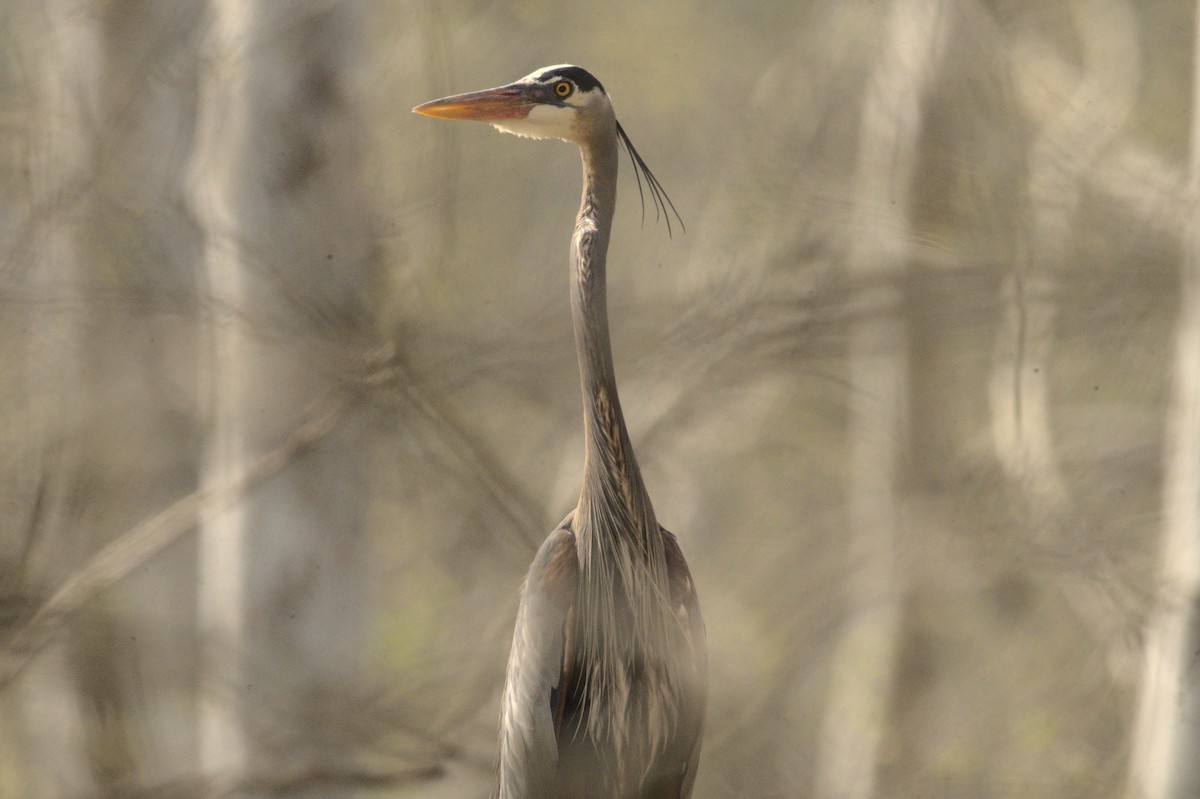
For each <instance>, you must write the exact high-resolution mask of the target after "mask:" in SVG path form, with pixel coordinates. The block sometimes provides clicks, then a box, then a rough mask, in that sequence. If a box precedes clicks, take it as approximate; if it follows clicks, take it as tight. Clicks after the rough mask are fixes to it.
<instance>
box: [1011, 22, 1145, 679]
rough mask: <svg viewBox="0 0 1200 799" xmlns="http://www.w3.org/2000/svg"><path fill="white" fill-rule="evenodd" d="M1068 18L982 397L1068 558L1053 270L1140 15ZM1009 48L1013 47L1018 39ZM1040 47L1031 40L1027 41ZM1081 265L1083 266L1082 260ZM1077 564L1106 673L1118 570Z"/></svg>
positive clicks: (1077, 581) (1133, 55) (1117, 622)
mask: <svg viewBox="0 0 1200 799" xmlns="http://www.w3.org/2000/svg"><path fill="white" fill-rule="evenodd" d="M1071 8H1072V11H1073V15H1072V17H1073V20H1074V22H1075V26H1076V29H1077V30H1078V34H1079V40H1080V43H1081V45H1082V62H1083V63H1082V69H1083V71H1082V73H1081V74H1080V75H1079V76H1078V79H1077V81H1076V82H1075V85H1074V86H1073V87H1071V88H1070V89H1067V88H1065V87H1063V88H1062V91H1063V93H1065V94H1067V97H1066V99H1065V100H1064V99H1062V95H1055V96H1054V97H1053V98H1052V99H1050V100H1049V102H1050V103H1052V105H1051V106H1050V108H1046V109H1041V111H1042V113H1040V114H1038V116H1043V115H1048V116H1049V119H1050V121H1049V122H1047V123H1046V125H1045V126H1044V128H1043V129H1042V130H1041V131H1040V133H1039V135H1038V137H1037V140H1036V142H1035V144H1034V145H1033V148H1032V152H1031V154H1030V157H1029V186H1028V195H1029V200H1028V202H1029V208H1028V212H1027V220H1026V221H1025V223H1024V224H1023V225H1022V226H1021V228H1020V229H1021V230H1022V231H1023V232H1024V235H1023V238H1022V240H1021V241H1020V242H1018V246H1017V257H1016V264H1015V266H1014V269H1013V271H1012V272H1011V273H1010V274H1008V275H1007V276H1006V278H1005V287H1004V297H1005V300H1004V303H1005V304H1004V309H1003V315H1002V318H1001V323H1000V330H999V332H998V334H997V338H996V346H995V350H994V352H993V361H992V375H991V380H990V386H989V399H990V405H991V413H992V443H993V446H994V447H995V450H996V455H997V458H998V459H999V462H1000V465H1001V468H1002V469H1003V471H1004V474H1005V476H1006V477H1007V479H1008V480H1009V481H1011V482H1012V484H1013V485H1014V486H1016V487H1017V489H1018V490H1019V492H1020V496H1021V498H1022V499H1023V501H1024V502H1025V504H1026V511H1027V512H1028V513H1029V514H1030V515H1031V516H1032V522H1033V525H1034V529H1035V534H1036V535H1037V536H1038V537H1039V539H1040V543H1041V544H1042V545H1044V546H1047V547H1050V548H1051V549H1052V551H1055V552H1061V551H1064V550H1065V551H1067V554H1068V556H1067V557H1066V558H1062V559H1061V560H1060V562H1064V563H1068V564H1073V563H1076V562H1078V560H1079V559H1078V557H1077V556H1078V551H1079V549H1078V548H1079V547H1081V546H1082V547H1086V546H1088V543H1089V542H1087V541H1080V540H1077V538H1076V537H1077V536H1079V535H1080V534H1081V533H1080V531H1079V530H1078V529H1077V525H1075V523H1074V521H1075V512H1074V510H1073V508H1072V501H1071V497H1070V494H1069V491H1068V488H1067V484H1066V481H1065V480H1064V478H1063V475H1062V470H1061V468H1060V466H1059V462H1058V455H1057V454H1056V451H1055V450H1056V447H1055V443H1054V431H1053V426H1052V424H1051V411H1050V408H1051V386H1050V376H1051V374H1052V369H1053V364H1052V358H1053V348H1054V340H1055V316H1056V313H1057V307H1058V302H1059V297H1058V292H1059V284H1060V280H1061V272H1062V271H1063V270H1064V269H1066V268H1067V267H1068V266H1069V265H1070V264H1072V263H1073V258H1072V254H1071V253H1072V249H1073V245H1072V241H1071V238H1072V230H1073V225H1074V223H1075V221H1076V215H1077V211H1078V207H1079V203H1080V198H1081V196H1082V193H1083V187H1084V185H1085V178H1086V176H1087V175H1088V173H1089V172H1090V171H1091V170H1092V169H1093V168H1094V166H1095V164H1096V161H1097V160H1098V159H1099V157H1100V156H1101V155H1102V154H1103V153H1104V152H1105V150H1106V149H1107V148H1108V147H1109V146H1110V144H1111V143H1112V141H1113V139H1114V138H1115V137H1116V136H1117V134H1119V133H1120V132H1121V131H1122V129H1123V126H1124V124H1125V122H1126V120H1127V119H1128V117H1129V115H1130V113H1131V111H1132V110H1133V106H1134V103H1135V102H1136V99H1137V89H1138V85H1139V83H1140V72H1139V64H1140V53H1139V45H1138V19H1137V16H1136V14H1134V12H1133V9H1132V8H1131V7H1130V6H1129V4H1128V3H1127V2H1125V0H1104V2H1092V0H1076V2H1073V3H1072V4H1071ZM1018 52H1019V51H1018ZM1034 52H1035V53H1036V52H1040V50H1036V49H1035V50H1034ZM1014 61H1015V63H1016V64H1017V66H1018V69H1019V70H1022V71H1024V72H1025V74H1019V75H1018V81H1021V80H1024V81H1025V83H1026V85H1028V84H1029V83H1040V82H1041V81H1042V80H1043V78H1042V76H1041V75H1040V74H1039V73H1038V71H1037V70H1038V69H1039V65H1040V62H1039V61H1037V60H1032V61H1027V60H1024V59H1020V58H1017V59H1014ZM1083 268H1087V267H1086V265H1084V267H1083ZM1087 564H1088V565H1087V567H1086V568H1085V569H1079V570H1070V569H1069V570H1066V571H1064V573H1060V574H1056V575H1055V577H1056V578H1057V580H1058V585H1059V586H1060V588H1061V590H1062V591H1063V592H1064V595H1065V598H1066V599H1067V601H1068V602H1069V603H1070V604H1071V607H1072V608H1073V609H1074V611H1075V612H1076V613H1077V614H1078V615H1079V617H1080V618H1081V619H1082V620H1083V622H1084V623H1085V624H1087V625H1088V627H1089V628H1090V629H1091V630H1092V632H1093V634H1094V635H1095V636H1096V638H1097V639H1098V640H1099V641H1100V643H1101V644H1102V645H1104V646H1105V647H1107V649H1108V658H1109V665H1110V668H1111V670H1112V672H1113V674H1114V676H1116V677H1119V678H1120V677H1128V676H1130V675H1131V674H1132V671H1133V666H1132V661H1133V653H1132V652H1131V651H1130V648H1129V640H1128V637H1127V636H1126V635H1125V634H1124V629H1123V627H1122V625H1121V620H1122V615H1123V614H1122V613H1121V611H1120V600H1119V599H1117V598H1115V597H1114V596H1112V592H1113V590H1115V588H1116V586H1118V584H1119V582H1118V581H1117V580H1116V579H1115V577H1114V572H1115V571H1116V570H1115V568H1113V567H1111V565H1109V564H1108V562H1107V559H1106V558H1105V557H1104V556H1103V555H1098V556H1097V557H1095V558H1091V559H1088V560H1087Z"/></svg>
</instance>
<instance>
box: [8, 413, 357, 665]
mask: <svg viewBox="0 0 1200 799" xmlns="http://www.w3.org/2000/svg"><path fill="white" fill-rule="evenodd" d="M342 411H343V408H342V407H341V406H340V405H335V406H333V407H326V408H324V409H323V410H320V411H319V412H315V413H314V414H313V415H312V417H311V418H309V419H308V421H306V422H304V424H302V425H301V426H300V427H298V428H297V429H296V430H295V432H293V433H292V434H291V436H289V437H288V438H287V440H285V441H284V442H282V443H281V444H280V445H279V446H277V447H276V448H275V449H272V450H270V451H268V452H266V453H264V454H263V455H261V456H260V457H259V458H258V460H256V461H253V462H251V463H250V464H249V465H248V466H247V467H246V468H245V470H244V471H242V473H241V474H235V475H234V476H233V477H231V478H230V479H229V480H227V481H225V482H223V483H219V484H217V485H214V486H212V487H211V488H206V489H203V490H200V491H195V492H193V493H191V494H188V495H187V496H185V497H182V498H181V499H179V500H177V501H176V502H175V503H174V504H172V505H170V506H168V507H167V508H164V509H163V510H162V511H160V512H159V513H157V514H155V515H154V516H152V517H150V518H149V519H147V520H145V521H144V522H142V523H141V524H139V525H137V526H136V527H134V528H132V529H131V530H129V531H128V532H126V533H124V534H123V535H121V536H120V537H119V538H117V539H116V540H115V541H113V542H111V543H110V544H108V545H107V546H105V547H104V548H103V549H101V550H100V551H99V552H98V553H96V555H95V556H94V557H93V558H92V559H91V560H90V561H88V562H87V563H86V564H85V565H84V566H83V567H82V568H80V569H79V570H78V571H76V572H75V573H74V574H72V575H71V576H70V577H68V578H67V579H66V581H65V582H63V584H62V585H61V586H59V588H58V590H56V591H55V592H54V594H53V595H51V597H50V598H49V599H48V600H46V602H45V603H43V604H42V606H41V607H39V608H38V609H37V610H36V611H35V612H34V613H33V614H32V615H31V616H30V617H29V619H28V621H27V622H25V623H24V625H22V626H21V627H19V628H18V629H17V630H16V632H15V633H14V634H13V636H12V638H11V639H10V640H9V642H8V643H7V644H6V645H5V646H4V648H3V649H2V650H0V687H3V686H5V685H7V684H8V683H10V682H11V681H12V680H13V679H15V678H16V677H17V675H18V674H20V672H21V670H22V669H23V668H24V667H25V666H26V664H28V662H29V660H30V658H31V657H32V656H33V655H34V653H36V652H37V651H38V650H39V649H41V648H42V647H43V646H45V645H46V643H47V642H48V641H49V640H50V639H51V638H52V637H53V636H54V634H55V633H56V632H57V631H58V630H59V629H61V628H62V626H63V624H64V623H65V622H66V621H67V620H68V619H69V618H71V616H73V615H74V614H75V613H77V612H78V611H79V609H80V608H81V607H82V606H83V604H84V603H85V602H86V601H87V600H88V599H90V598H91V597H93V596H95V595H96V594H97V593H99V592H100V591H102V590H104V589H105V588H108V587H109V586H111V585H113V584H115V583H116V582H118V581H119V580H121V579H122V578H124V577H125V576H126V575H128V574H129V573H130V572H131V571H133V570H134V569H135V568H137V567H138V566H140V565H141V564H143V563H145V562H146V561H147V560H148V559H150V558H151V557H153V556H154V555H155V554H157V553H158V552H160V551H161V550H162V549H163V548H165V547H166V546H167V545H168V544H171V543H172V542H174V541H175V540H177V539H178V538H179V537H181V536H183V535H184V534H186V533H188V532H189V531H191V530H193V529H195V527H196V525H197V523H199V522H200V521H201V520H202V519H204V518H206V517H207V516H209V515H211V514H213V513H215V512H217V511H219V510H222V509H224V508H226V507H228V506H229V505H230V504H232V503H233V502H234V501H235V500H237V499H238V498H239V497H241V496H242V495H243V494H245V493H246V491H247V490H248V489H249V488H250V487H251V486H253V485H255V484H256V483H258V482H260V481H262V480H264V479H266V478H267V477H270V476H271V475H273V474H275V473H276V472H278V471H280V470H281V469H282V468H283V467H284V466H286V465H287V463H288V462H289V461H290V460H291V459H292V458H293V457H295V456H296V455H297V454H298V453H299V452H300V451H302V450H303V449H304V448H306V447H308V446H310V445H312V444H313V443H315V442H316V441H318V440H320V439H321V438H322V437H324V436H325V435H326V434H327V433H328V432H329V431H330V430H332V429H333V426H334V424H335V423H336V422H337V420H338V418H339V417H340V416H341V414H342Z"/></svg>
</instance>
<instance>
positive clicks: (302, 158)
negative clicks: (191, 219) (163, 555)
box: [195, 0, 374, 797]
mask: <svg viewBox="0 0 1200 799" xmlns="http://www.w3.org/2000/svg"><path fill="white" fill-rule="evenodd" d="M212 10H213V14H214V18H215V21H216V26H215V37H216V38H215V46H214V48H213V51H212V52H213V60H212V62H211V63H210V64H209V69H210V72H209V74H208V76H207V77H206V78H205V87H206V88H205V92H206V99H205V101H204V109H205V112H204V113H205V119H204V125H205V130H204V132H203V133H202V138H201V142H202V153H201V156H200V158H201V160H200V161H199V163H200V164H201V167H202V168H201V169H199V170H198V171H197V172H196V173H195V174H196V177H197V180H198V182H199V185H198V186H197V193H198V194H197V196H198V197H199V198H201V202H202V203H203V204H204V207H205V209H206V210H205V214H204V216H205V223H206V225H208V226H209V229H208V230H206V235H207V244H206V260H205V269H206V274H207V277H206V282H207V285H208V286H209V289H210V291H211V292H212V298H211V299H212V306H213V314H212V318H211V321H212V324H213V328H212V331H211V337H210V339H209V344H210V350H209V352H210V358H209V360H208V364H209V366H208V369H207V372H208V374H207V375H206V376H205V379H206V380H207V382H208V385H209V387H210V390H209V392H208V398H209V402H210V406H209V410H210V414H211V416H210V424H211V427H210V430H209V435H210V442H209V450H208V452H209V454H208V457H207V461H206V465H205V468H206V476H205V479H206V482H209V483H210V484H211V483H212V482H214V481H220V480H222V478H227V477H229V476H230V474H231V473H232V472H236V471H237V470H239V469H241V468H242V467H243V466H244V463H245V461H246V459H247V458H252V457H254V456H255V455H256V454H258V453H261V452H264V451H266V450H268V449H271V448H272V447H274V446H276V445H277V444H278V443H279V442H280V441H282V440H285V439H287V438H288V436H289V435H290V434H291V433H292V432H293V431H294V429H295V428H297V427H298V426H299V425H300V424H301V423H302V422H303V421H304V420H305V418H306V417H307V416H308V415H309V414H310V411H311V409H312V407H313V406H314V405H316V404H322V403H325V402H328V401H329V400H330V398H331V397H332V396H335V395H339V394H342V393H344V392H345V390H346V389H347V385H346V381H347V380H348V379H349V376H350V375H351V374H352V370H353V369H354V368H355V367H356V365H357V366H361V363H362V356H363V354H364V351H365V346H366V342H367V341H368V340H369V336H370V331H369V330H366V329H364V328H365V327H366V326H367V325H366V320H367V319H368V316H367V305H366V301H365V296H366V292H367V290H368V288H369V286H368V280H369V278H370V277H371V268H372V266H373V258H374V240H373V237H372V231H371V227H370V218H371V217H370V214H369V213H368V209H367V208H366V205H365V203H364V201H363V196H362V191H361V188H360V183H359V181H360V179H361V176H360V174H359V170H360V164H359V160H358V157H359V153H358V138H359V137H358V132H357V129H356V123H355V120H354V119H353V118H352V116H351V115H350V109H351V108H352V107H353V104H352V103H351V102H350V99H349V98H348V97H347V81H348V79H349V75H348V72H349V69H350V66H351V65H352V64H353V63H354V61H353V59H354V58H356V53H357V52H358V39H357V36H358V33H359V30H358V23H359V15H360V13H361V7H359V6H356V5H353V4H334V5H332V6H331V5H330V4H328V3H324V2H318V1H317V0H313V1H312V2H297V3H286V4H285V3H273V2H257V3H244V2H232V1H231V2H224V1H221V2H216V3H214V4H213V5H212ZM367 453H368V447H367V442H366V441H364V440H363V438H362V436H361V431H360V428H359V425H358V423H357V422H356V421H355V419H354V418H353V417H350V416H348V415H347V416H346V417H344V418H343V420H342V423H341V424H340V425H339V426H338V427H337V428H336V429H334V430H333V431H332V432H331V433H330V434H329V435H327V436H325V437H324V438H323V439H322V440H320V441H318V442H316V443H315V444H313V445H312V446H311V447H309V448H308V449H307V450H306V451H304V452H302V453H300V454H299V455H298V456H297V457H296V458H295V459H293V460H292V462H291V463H290V464H289V465H288V466H287V467H286V468H285V469H283V470H282V471H280V472H279V473H277V474H275V475H273V476H271V477H269V478H267V479H266V480H265V481H263V482H262V483H261V484H260V485H259V486H257V487H256V488H255V489H254V490H253V491H252V492H251V493H250V494H249V495H248V496H246V497H245V499H244V501H243V502H242V503H241V505H240V507H239V508H237V509H236V510H234V511H231V512H228V513H224V514H220V515H218V516H217V517H216V520H215V522H214V524H212V525H210V526H207V527H206V529H205V531H204V544H203V546H202V553H203V554H202V569H203V571H204V573H203V575H202V577H201V583H202V589H201V591H202V597H203V598H202V601H201V606H202V610H201V613H202V625H203V626H204V628H205V631H206V633H208V634H211V635H212V636H214V640H209V641H208V642H207V645H208V652H209V656H210V657H209V659H208V660H207V661H206V662H207V663H208V664H209V671H208V683H209V684H208V685H207V686H205V690H206V691H209V692H215V693H209V694H208V696H207V702H208V703H209V704H208V711H207V714H208V715H207V717H206V721H205V722H204V723H205V725H206V729H205V733H204V735H205V740H206V742H207V743H206V749H205V751H206V757H207V759H208V761H209V765H210V766H218V765H219V766H220V768H222V769H229V770H233V771H235V772H236V771H238V770H240V769H241V768H242V762H243V760H244V763H245V770H246V778H247V779H249V780H250V781H251V783H252V784H254V785H262V786H264V790H267V788H268V787H269V786H272V785H275V786H278V785H279V784H280V782H283V783H285V784H286V785H287V787H286V788H280V789H278V791H277V792H275V793H272V795H275V796H309V795H312V796H321V797H333V796H341V795H348V793H349V789H344V788H341V787H339V785H340V783H338V782H337V780H336V779H335V778H334V777H332V776H331V775H336V774H339V773H343V772H345V771H346V770H347V769H349V768H351V767H352V761H353V756H354V745H353V744H354V742H353V737H352V733H353V731H354V729H355V728H354V726H353V724H352V723H353V721H354V717H355V715H356V713H355V712H354V705H353V702H354V700H355V699H356V698H357V681H358V678H359V665H360V657H361V649H362V646H363V630H362V625H363V613H364V602H365V598H366V597H365V595H364V587H365V584H366V580H365V577H364V574H363V568H364V565H365V562H364V557H363V546H364V540H363V534H364V531H363V529H362V528H363V517H364V514H365V509H366V504H367V493H366V485H365V478H366V475H365V472H364V468H365V463H366V458H367ZM230 647H233V648H234V650H233V651H230ZM214 657H217V658H225V659H226V660H224V662H223V665H221V664H222V661H221V660H214ZM214 680H216V681H219V682H220V683H222V684H216V685H214V684H213V682H214ZM225 733H228V734H230V735H231V736H232V738H230V739H223V738H222V736H223V735H224V734H225ZM237 749H244V753H245V754H244V757H243V756H241V755H239V754H238V753H237V751H236V750H237ZM209 776H210V778H211V777H215V778H217V779H218V784H222V783H223V781H224V780H227V779H230V778H233V779H235V780H236V774H230V773H222V774H210V775H209ZM331 779H332V780H333V782H332V783H331V782H330V780H331Z"/></svg>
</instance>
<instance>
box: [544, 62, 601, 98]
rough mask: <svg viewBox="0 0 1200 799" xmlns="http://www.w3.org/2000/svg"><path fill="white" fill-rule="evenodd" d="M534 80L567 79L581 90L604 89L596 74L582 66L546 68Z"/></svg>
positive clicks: (547, 81) (550, 81)
mask: <svg viewBox="0 0 1200 799" xmlns="http://www.w3.org/2000/svg"><path fill="white" fill-rule="evenodd" d="M535 80H537V81H540V82H542V83H553V82H555V81H559V80H568V81H570V82H571V83H574V84H575V87H576V88H577V89H578V90H579V91H581V92H587V91H591V90H592V89H599V90H600V91H604V87H603V86H602V85H600V81H598V80H596V76H595V75H593V74H592V73H590V72H588V71H587V70H586V69H584V68H583V67H558V68H556V69H548V70H546V71H545V72H543V73H541V74H540V75H538V76H537V77H536V78H535Z"/></svg>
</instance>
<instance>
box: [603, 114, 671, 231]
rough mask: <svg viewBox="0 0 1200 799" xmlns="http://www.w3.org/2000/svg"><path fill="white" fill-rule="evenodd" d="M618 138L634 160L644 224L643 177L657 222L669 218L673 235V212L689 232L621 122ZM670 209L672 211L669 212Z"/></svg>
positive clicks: (618, 128)
mask: <svg viewBox="0 0 1200 799" xmlns="http://www.w3.org/2000/svg"><path fill="white" fill-rule="evenodd" d="M617 139H619V140H620V142H621V144H622V146H624V148H625V152H627V153H629V160H630V161H631V162H633V176H634V177H635V178H637V184H638V199H640V200H641V201H642V224H643V225H644V224H646V196H645V194H644V193H643V192H642V178H643V177H644V178H645V179H646V180H645V183H646V188H647V189H649V190H650V200H651V201H652V202H653V204H654V221H655V222H657V221H658V218H659V216H660V215H661V216H662V217H663V218H664V219H666V220H667V235H668V236H670V235H671V214H674V215H675V218H676V219H677V220H679V229H680V230H682V231H683V232H685V233H686V232H687V228H686V227H684V224H683V217H681V216H680V215H679V212H678V211H676V210H675V203H673V202H671V198H670V197H668V196H667V191H666V189H664V188H663V187H662V184H661V183H659V182H658V178H656V177H654V173H653V172H651V171H650V167H648V166H646V162H645V161H643V160H642V156H641V155H639V154H638V151H637V149H635V148H634V146H633V142H631V141H630V140H629V135H628V134H627V133H626V132H625V129H624V128H622V127H621V123H620V122H618V123H617ZM667 209H670V213H668V212H667Z"/></svg>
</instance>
